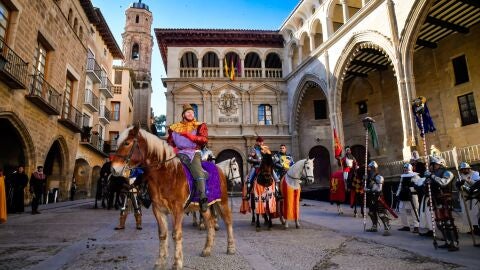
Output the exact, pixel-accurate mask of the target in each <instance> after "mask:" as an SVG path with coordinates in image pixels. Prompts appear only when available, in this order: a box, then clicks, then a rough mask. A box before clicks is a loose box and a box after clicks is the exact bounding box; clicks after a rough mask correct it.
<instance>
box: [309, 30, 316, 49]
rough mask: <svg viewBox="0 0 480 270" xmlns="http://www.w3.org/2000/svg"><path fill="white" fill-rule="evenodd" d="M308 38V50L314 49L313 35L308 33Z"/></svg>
mask: <svg viewBox="0 0 480 270" xmlns="http://www.w3.org/2000/svg"><path fill="white" fill-rule="evenodd" d="M308 38H309V39H310V52H313V50H315V35H312V34H308Z"/></svg>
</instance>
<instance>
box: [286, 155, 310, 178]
mask: <svg viewBox="0 0 480 270" xmlns="http://www.w3.org/2000/svg"><path fill="white" fill-rule="evenodd" d="M303 172H305V176H302V175H303ZM287 176H288V178H290V179H293V180H305V179H310V178H314V176H310V175H307V160H305V162H304V163H303V169H302V174H300V177H293V176H291V175H290V174H288V171H287Z"/></svg>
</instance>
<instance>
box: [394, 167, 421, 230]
mask: <svg viewBox="0 0 480 270" xmlns="http://www.w3.org/2000/svg"><path fill="white" fill-rule="evenodd" d="M419 179H420V177H419V176H418V173H416V172H413V166H412V165H411V164H405V165H403V174H402V175H401V176H400V183H399V184H398V188H397V192H396V195H397V198H398V199H399V210H400V219H401V222H402V226H403V227H402V228H400V229H399V231H410V229H412V232H413V233H418V232H419V231H418V226H419V216H418V196H417V191H416V190H415V188H414V185H415V184H416V183H417V182H418V180H419Z"/></svg>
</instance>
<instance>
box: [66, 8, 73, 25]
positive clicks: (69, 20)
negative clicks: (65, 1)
mask: <svg viewBox="0 0 480 270" xmlns="http://www.w3.org/2000/svg"><path fill="white" fill-rule="evenodd" d="M72 16H73V11H72V9H69V10H68V17H67V20H68V24H70V25H72Z"/></svg>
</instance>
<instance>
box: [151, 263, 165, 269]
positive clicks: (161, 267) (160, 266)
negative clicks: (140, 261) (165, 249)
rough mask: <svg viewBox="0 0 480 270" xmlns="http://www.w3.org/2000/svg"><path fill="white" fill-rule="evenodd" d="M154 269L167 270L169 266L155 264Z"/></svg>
mask: <svg viewBox="0 0 480 270" xmlns="http://www.w3.org/2000/svg"><path fill="white" fill-rule="evenodd" d="M153 269H154V270H164V269H167V266H166V264H155V265H154V266H153Z"/></svg>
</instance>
